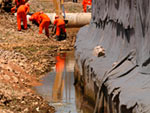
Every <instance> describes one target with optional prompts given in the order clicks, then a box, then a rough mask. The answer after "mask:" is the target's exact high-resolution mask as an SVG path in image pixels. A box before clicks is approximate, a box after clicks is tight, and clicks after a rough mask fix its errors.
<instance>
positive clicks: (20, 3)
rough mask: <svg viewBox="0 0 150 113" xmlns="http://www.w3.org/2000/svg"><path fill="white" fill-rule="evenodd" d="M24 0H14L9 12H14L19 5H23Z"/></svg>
mask: <svg viewBox="0 0 150 113" xmlns="http://www.w3.org/2000/svg"><path fill="white" fill-rule="evenodd" d="M25 3H26V0H15V6H14V7H13V8H11V13H12V14H13V13H15V12H16V11H17V9H18V8H19V6H20V5H25Z"/></svg>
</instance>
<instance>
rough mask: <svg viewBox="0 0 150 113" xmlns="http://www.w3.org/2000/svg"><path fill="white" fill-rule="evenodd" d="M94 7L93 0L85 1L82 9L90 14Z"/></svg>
mask: <svg viewBox="0 0 150 113" xmlns="http://www.w3.org/2000/svg"><path fill="white" fill-rule="evenodd" d="M91 5H92V0H83V1H82V7H83V11H84V12H90V10H91Z"/></svg>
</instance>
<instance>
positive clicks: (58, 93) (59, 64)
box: [52, 53, 66, 102]
mask: <svg viewBox="0 0 150 113" xmlns="http://www.w3.org/2000/svg"><path fill="white" fill-rule="evenodd" d="M65 58H66V54H65V53H61V54H59V53H58V55H57V56H56V77H55V81H54V84H53V89H52V99H53V101H54V102H58V101H59V100H61V99H62V97H63V90H64V79H63V77H62V75H63V71H64V67H65Z"/></svg>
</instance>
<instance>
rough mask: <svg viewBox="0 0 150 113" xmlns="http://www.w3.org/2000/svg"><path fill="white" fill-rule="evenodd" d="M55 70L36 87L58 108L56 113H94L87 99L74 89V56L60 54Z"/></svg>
mask: <svg viewBox="0 0 150 113" xmlns="http://www.w3.org/2000/svg"><path fill="white" fill-rule="evenodd" d="M55 58H56V66H55V68H54V70H53V71H52V72H50V73H48V74H47V76H45V77H44V78H43V79H42V83H43V85H42V86H39V87H36V90H37V92H38V93H40V94H41V95H42V96H43V97H44V98H46V100H48V101H49V102H50V105H53V106H54V107H55V108H56V111H57V112H56V113H92V112H91V108H90V106H88V105H87V102H86V101H85V98H84V96H83V94H82V93H80V91H79V90H76V91H75V87H74V85H73V84H74V63H75V60H74V54H73V52H71V53H58V54H57V56H56V57H55Z"/></svg>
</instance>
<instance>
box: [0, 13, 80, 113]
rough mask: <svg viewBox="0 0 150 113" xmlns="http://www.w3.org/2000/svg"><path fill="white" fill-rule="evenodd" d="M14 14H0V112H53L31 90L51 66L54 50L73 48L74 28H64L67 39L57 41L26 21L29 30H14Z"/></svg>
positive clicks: (55, 52) (53, 59) (61, 50)
mask: <svg viewBox="0 0 150 113" xmlns="http://www.w3.org/2000/svg"><path fill="white" fill-rule="evenodd" d="M16 26H17V24H16V17H15V16H13V15H10V14H9V13H5V12H2V13H0V75H1V77H0V112H2V113H8V112H9V113H53V112H55V108H54V107H53V106H49V104H48V102H47V101H46V100H44V99H43V98H42V97H41V96H39V95H37V94H36V92H34V91H33V89H32V87H33V86H36V85H40V83H39V78H41V77H42V76H44V74H45V73H46V72H49V71H50V70H51V67H52V66H54V65H55V63H56V61H55V57H54V56H55V55H56V54H57V52H63V51H70V50H72V49H73V48H74V47H73V45H74V42H75V34H76V32H77V31H78V28H77V29H75V28H73V29H67V33H68V36H67V39H66V40H64V41H61V42H58V41H56V40H55V39H54V38H52V37H50V39H48V38H47V37H46V36H45V35H44V34H42V35H39V34H38V27H37V26H35V25H32V23H28V26H29V29H28V30H22V31H21V32H18V31H17V27H16Z"/></svg>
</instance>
